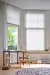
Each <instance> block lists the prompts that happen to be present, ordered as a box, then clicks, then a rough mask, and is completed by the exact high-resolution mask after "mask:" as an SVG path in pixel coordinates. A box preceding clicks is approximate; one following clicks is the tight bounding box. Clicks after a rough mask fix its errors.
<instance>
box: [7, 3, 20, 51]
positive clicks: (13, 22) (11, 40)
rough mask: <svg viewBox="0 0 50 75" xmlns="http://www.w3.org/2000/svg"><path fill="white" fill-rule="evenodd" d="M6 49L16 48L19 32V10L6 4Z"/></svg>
mask: <svg viewBox="0 0 50 75" xmlns="http://www.w3.org/2000/svg"><path fill="white" fill-rule="evenodd" d="M6 28H7V29H6V35H7V36H6V49H9V50H18V47H19V39H18V38H19V32H20V29H19V28H20V10H19V9H18V8H16V7H14V6H11V5H9V4H7V5H6Z"/></svg>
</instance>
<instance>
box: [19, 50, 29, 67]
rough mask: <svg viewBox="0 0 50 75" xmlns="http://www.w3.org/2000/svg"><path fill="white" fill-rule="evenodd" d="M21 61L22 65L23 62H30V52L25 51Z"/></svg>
mask: <svg viewBox="0 0 50 75" xmlns="http://www.w3.org/2000/svg"><path fill="white" fill-rule="evenodd" d="M19 61H20V67H21V64H23V65H24V64H29V53H28V52H26V51H25V52H23V56H22V57H19Z"/></svg>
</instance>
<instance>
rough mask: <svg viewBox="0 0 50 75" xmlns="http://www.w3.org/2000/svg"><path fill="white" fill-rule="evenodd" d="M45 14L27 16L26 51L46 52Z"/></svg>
mask: <svg viewBox="0 0 50 75" xmlns="http://www.w3.org/2000/svg"><path fill="white" fill-rule="evenodd" d="M44 35H45V25H44V14H41V13H32V14H31V13H30V14H29V13H27V14H26V50H45V39H44V38H45V36H44Z"/></svg>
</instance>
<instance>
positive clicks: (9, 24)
mask: <svg viewBox="0 0 50 75" xmlns="http://www.w3.org/2000/svg"><path fill="white" fill-rule="evenodd" d="M6 25H7V27H6V38H7V39H6V50H7V49H8V26H14V27H17V28H18V46H19V45H20V44H19V40H20V39H19V37H20V36H19V32H20V25H16V24H12V23H8V22H7V23H6ZM11 51H15V50H11Z"/></svg>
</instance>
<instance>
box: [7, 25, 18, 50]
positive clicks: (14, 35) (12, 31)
mask: <svg viewBox="0 0 50 75" xmlns="http://www.w3.org/2000/svg"><path fill="white" fill-rule="evenodd" d="M8 49H9V50H17V49H18V28H17V27H16V26H12V25H9V26H8Z"/></svg>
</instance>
